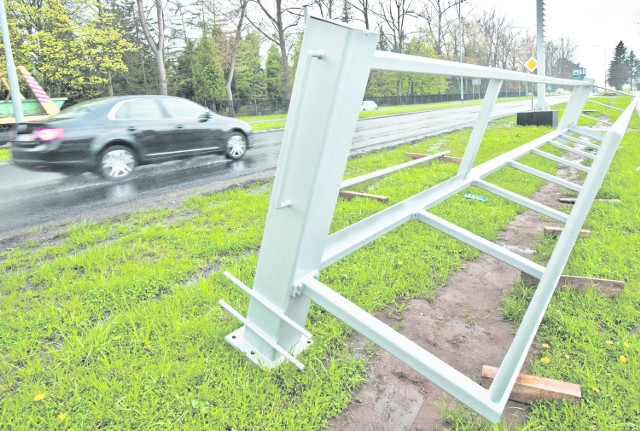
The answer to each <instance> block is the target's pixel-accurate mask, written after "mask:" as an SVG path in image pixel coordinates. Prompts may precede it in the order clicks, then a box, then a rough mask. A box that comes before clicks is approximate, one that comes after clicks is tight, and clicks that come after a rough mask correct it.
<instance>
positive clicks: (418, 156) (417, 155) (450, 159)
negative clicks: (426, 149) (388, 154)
mask: <svg viewBox="0 0 640 431" xmlns="http://www.w3.org/2000/svg"><path fill="white" fill-rule="evenodd" d="M404 155H405V156H408V157H411V158H412V159H421V158H423V157H427V156H430V155H431V154H422V153H404ZM438 159H439V160H442V161H445V162H451V163H460V162H462V158H460V157H451V156H442V157H438Z"/></svg>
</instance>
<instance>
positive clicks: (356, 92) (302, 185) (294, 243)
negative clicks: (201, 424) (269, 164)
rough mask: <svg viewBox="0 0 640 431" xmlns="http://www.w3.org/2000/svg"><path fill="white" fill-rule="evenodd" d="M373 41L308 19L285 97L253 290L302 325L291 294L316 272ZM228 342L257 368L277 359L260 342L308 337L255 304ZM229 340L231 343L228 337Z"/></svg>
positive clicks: (297, 346)
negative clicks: (288, 97) (245, 323)
mask: <svg viewBox="0 0 640 431" xmlns="http://www.w3.org/2000/svg"><path fill="white" fill-rule="evenodd" d="M377 40H378V34H377V33H375V32H369V31H361V30H355V29H352V28H350V27H347V26H343V25H339V24H336V23H334V22H330V21H325V20H321V19H311V20H309V22H308V25H307V28H306V30H305V37H304V42H303V44H302V47H301V52H302V53H305V54H304V55H301V56H300V64H299V66H298V68H299V73H298V74H297V76H296V80H295V86H294V89H293V94H292V97H291V106H290V108H289V117H288V119H287V128H286V129H285V133H284V137H283V143H282V149H281V153H280V159H279V161H278V168H277V171H276V179H275V184H274V187H273V194H272V197H271V203H270V206H269V212H268V215H267V222H266V227H265V233H264V238H263V240H262V247H261V251H260V258H259V261H258V268H257V270H256V276H255V280H254V284H253V289H254V290H255V291H256V293H258V294H259V295H261V297H263V298H265V299H267V300H268V301H269V302H270V303H271V304H273V306H274V307H277V309H278V310H280V311H281V312H282V313H283V314H285V315H287V316H288V317H289V318H290V319H291V320H292V321H294V322H296V323H297V324H298V325H300V326H302V327H304V324H305V321H306V318H307V312H308V309H309V299H307V298H306V297H304V296H301V295H298V296H293V294H294V289H295V286H297V285H299V281H298V280H299V279H300V278H301V277H303V276H306V275H308V274H309V273H313V272H314V271H315V272H317V271H318V270H319V269H320V262H321V258H322V253H323V250H324V244H325V240H326V238H327V235H328V232H329V226H330V224H331V219H332V217H333V212H334V208H335V205H336V202H337V199H338V190H339V188H340V183H341V180H342V174H343V172H344V169H345V166H346V163H347V157H348V155H349V150H350V148H351V141H352V137H353V133H354V130H355V127H356V122H357V120H358V114H359V111H360V104H361V101H362V98H363V95H364V90H365V86H366V83H367V78H368V76H369V71H370V69H371V62H372V58H373V53H374V50H375V46H376V43H377ZM247 321H248V322H251V323H252V324H253V325H255V326H256V327H259V328H260V329H261V331H262V334H257V333H256V331H253V330H252V329H251V327H248V326H244V327H242V328H241V329H240V330H238V331H237V332H236V333H234V334H230V335H229V336H228V337H227V340H228V341H229V342H230V343H232V344H233V345H235V346H237V347H238V348H240V349H241V350H243V351H244V352H245V353H246V354H247V356H249V358H250V359H251V360H253V361H255V362H258V363H261V364H264V365H271V366H273V365H275V364H277V363H278V362H279V361H281V360H282V359H283V357H282V355H280V354H279V353H278V352H277V351H276V350H275V349H274V348H273V347H272V346H271V345H270V343H269V342H268V341H267V340H265V339H264V335H266V336H268V337H269V339H270V340H274V341H275V342H276V343H277V344H278V345H279V346H280V347H282V348H283V349H284V350H286V351H294V352H298V351H300V350H302V349H303V348H304V347H306V346H307V345H308V344H309V343H308V341H310V340H308V339H307V337H305V336H304V335H303V334H301V333H300V331H299V330H298V329H296V328H294V327H292V325H290V324H288V323H287V322H284V321H283V320H282V319H281V318H280V317H279V316H278V314H277V313H274V311H273V310H270V309H269V308H267V307H265V305H264V304H263V303H261V302H259V301H256V300H252V301H251V303H250V305H249V311H248V314H247ZM234 337H235V338H234Z"/></svg>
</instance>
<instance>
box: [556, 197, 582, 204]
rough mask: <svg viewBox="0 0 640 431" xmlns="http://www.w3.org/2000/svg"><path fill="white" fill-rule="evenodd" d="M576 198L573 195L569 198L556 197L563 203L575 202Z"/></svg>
mask: <svg viewBox="0 0 640 431" xmlns="http://www.w3.org/2000/svg"><path fill="white" fill-rule="evenodd" d="M577 200H578V198H575V197H571V198H558V201H559V202H561V203H563V204H575V203H576V201H577Z"/></svg>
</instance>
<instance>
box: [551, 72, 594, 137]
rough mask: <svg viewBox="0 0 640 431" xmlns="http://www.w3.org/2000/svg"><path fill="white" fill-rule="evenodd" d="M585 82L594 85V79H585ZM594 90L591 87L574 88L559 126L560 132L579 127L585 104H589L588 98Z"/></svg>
mask: <svg viewBox="0 0 640 431" xmlns="http://www.w3.org/2000/svg"><path fill="white" fill-rule="evenodd" d="M584 81H586V82H589V83H593V79H585V80H584ZM592 88H593V87H590V86H580V87H574V88H573V91H572V92H571V97H570V98H569V103H567V107H566V108H565V110H564V113H563V114H562V118H561V119H560V124H558V130H562V129H568V128H569V127H575V126H577V125H578V120H579V119H580V114H582V109H583V108H584V104H585V103H587V98H588V97H589V93H591V89H592Z"/></svg>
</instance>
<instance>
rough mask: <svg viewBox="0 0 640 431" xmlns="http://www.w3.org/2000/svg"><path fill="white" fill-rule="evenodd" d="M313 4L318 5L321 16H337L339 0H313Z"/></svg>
mask: <svg viewBox="0 0 640 431" xmlns="http://www.w3.org/2000/svg"><path fill="white" fill-rule="evenodd" d="M311 4H312V5H316V6H318V10H320V16H321V17H323V18H327V19H333V18H335V17H336V12H337V9H338V0H313V2H312V3H311Z"/></svg>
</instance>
